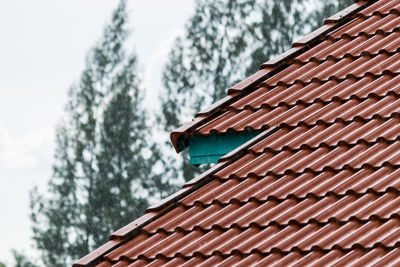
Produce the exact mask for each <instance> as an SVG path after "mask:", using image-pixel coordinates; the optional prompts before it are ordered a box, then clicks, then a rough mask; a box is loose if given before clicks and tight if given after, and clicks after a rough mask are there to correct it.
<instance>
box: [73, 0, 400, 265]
mask: <svg viewBox="0 0 400 267" xmlns="http://www.w3.org/2000/svg"><path fill="white" fill-rule="evenodd" d="M399 30H400V2H399V1H398V0H380V1H370V2H364V1H359V2H357V3H355V4H354V5H353V6H351V7H349V8H348V9H346V10H344V11H342V12H340V13H338V14H337V15H335V16H333V17H331V18H330V19H328V20H326V24H325V25H324V26H323V27H322V28H320V29H318V30H317V31H316V32H314V33H312V34H311V35H309V36H306V37H305V38H304V39H302V40H300V41H299V42H296V43H295V44H294V48H293V49H292V50H291V51H289V52H287V53H286V54H284V55H282V56H280V57H279V58H278V59H277V60H272V61H269V62H267V63H266V64H264V65H263V68H262V69H261V70H260V71H259V72H258V73H256V74H255V75H253V76H252V77H250V78H248V79H246V80H244V81H243V82H242V83H239V84H238V85H236V86H234V87H232V88H231V89H230V90H229V92H228V93H229V95H228V97H227V98H225V99H224V100H222V102H220V103H218V104H216V105H214V106H213V107H211V108H210V109H208V110H206V111H204V112H201V113H199V114H198V116H197V118H196V119H195V120H194V121H193V122H192V123H191V124H189V125H185V126H184V127H182V128H181V129H178V130H177V131H175V132H174V133H173V135H172V139H173V141H174V144H175V145H176V148H177V149H178V150H180V149H182V148H183V147H184V146H185V142H186V141H185V140H186V139H187V138H189V137H190V135H191V134H194V133H198V134H202V135H207V134H210V133H211V132H213V131H215V132H217V133H223V132H226V131H228V130H233V131H236V132H242V131H245V130H246V129H247V128H251V129H256V130H259V131H260V132H261V133H260V134H259V135H258V136H256V137H255V138H253V139H252V140H250V141H249V142H247V143H245V144H244V145H242V146H240V147H239V148H237V149H235V150H234V151H232V152H231V153H229V154H227V155H225V156H224V157H222V158H221V159H220V160H219V163H218V164H216V165H215V166H214V167H212V168H211V169H209V170H208V171H207V172H205V173H203V174H201V175H200V176H199V177H197V178H195V179H193V180H192V181H189V182H188V183H186V184H185V185H184V187H183V189H182V190H180V191H178V192H177V193H176V194H174V195H172V196H170V197H169V198H167V199H165V200H164V201H163V202H161V203H159V204H157V205H155V206H153V207H150V208H149V209H148V210H147V213H146V214H145V215H144V216H143V217H141V218H139V219H138V220H136V221H134V222H132V223H131V224H129V225H127V226H125V227H124V228H122V229H120V230H118V231H117V232H115V233H114V234H112V235H111V237H110V241H109V242H108V243H106V244H105V245H104V246H102V247H100V248H99V249H97V250H95V251H94V252H92V253H91V254H89V255H87V256H85V257H84V258H82V259H81V260H79V261H78V262H77V263H76V264H75V265H74V266H127V265H129V266H143V265H150V266H159V265H167V266H192V265H203V266H210V265H212V266H214V265H217V264H220V266H232V265H234V264H237V265H239V266H249V265H250V264H255V265H257V264H258V265H259V266H266V265H276V266H286V265H297V266H312V265H315V266H321V265H335V264H336V265H338V266H347V265H350V264H356V265H363V264H366V263H368V264H371V265H372V264H377V265H390V264H393V265H396V264H399V263H400V215H399V214H400V213H399V212H400V194H399V192H400V191H399V190H400V178H399V177H400V168H399V167H400V142H399V140H400V94H399V93H400V92H399V90H400V89H399V87H400V83H399V81H400V78H399V77H400V76H399V74H400V60H399V59H400V54H399V53H398V52H399V51H400V50H399V49H400V35H399Z"/></svg>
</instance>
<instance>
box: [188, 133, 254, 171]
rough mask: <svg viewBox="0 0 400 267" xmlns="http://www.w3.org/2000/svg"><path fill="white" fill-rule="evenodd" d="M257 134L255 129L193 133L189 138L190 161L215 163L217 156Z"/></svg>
mask: <svg viewBox="0 0 400 267" xmlns="http://www.w3.org/2000/svg"><path fill="white" fill-rule="evenodd" d="M257 134H258V133H257V132H255V131H246V132H242V133H227V134H223V135H222V134H211V135H210V136H201V135H194V136H193V137H192V138H190V140H189V155H190V163H191V164H193V165H200V164H205V163H217V162H218V159H219V158H221V157H222V156H224V155H226V154H227V153H229V152H231V151H232V150H234V149H235V148H237V147H239V146H240V145H242V144H244V143H245V142H247V141H249V140H250V139H252V138H253V137H255V136H256V135H257Z"/></svg>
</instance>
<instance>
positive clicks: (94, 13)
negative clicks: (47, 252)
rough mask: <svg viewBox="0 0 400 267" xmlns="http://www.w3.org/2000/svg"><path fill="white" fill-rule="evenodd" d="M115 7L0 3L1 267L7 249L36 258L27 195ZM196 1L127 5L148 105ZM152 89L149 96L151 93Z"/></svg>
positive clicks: (112, 2) (42, 181)
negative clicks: (71, 93)
mask: <svg viewBox="0 0 400 267" xmlns="http://www.w3.org/2000/svg"><path fill="white" fill-rule="evenodd" d="M117 4H118V0H84V1H82V0H68V1H55V0H35V1H32V0H13V1H6V0H0V36H1V41H0V262H5V263H8V264H10V263H11V262H12V260H11V259H12V256H11V252H10V251H11V249H18V250H21V251H24V252H25V253H26V254H27V255H29V256H32V257H35V256H37V254H35V253H34V252H33V250H32V248H31V246H32V242H31V240H30V238H31V236H32V233H31V225H30V221H29V192H30V190H31V189H32V188H33V187H34V186H39V188H44V187H45V185H46V183H47V181H48V179H49V178H50V175H51V164H52V156H53V152H54V136H55V127H56V125H57V123H58V122H59V121H60V119H61V117H62V115H63V107H64V105H65V104H66V102H67V92H68V88H69V86H70V85H71V84H72V83H73V82H75V81H77V80H78V78H79V74H80V72H81V71H82V69H83V68H84V60H85V54H86V52H87V51H88V50H89V49H90V47H91V46H92V45H93V44H94V42H95V41H96V40H97V39H98V38H99V37H100V36H101V33H102V30H103V26H104V25H105V23H106V21H107V18H109V16H110V15H111V12H112V10H113V9H114V7H116V5H117ZM193 10H194V0H168V1H163V0H146V1H143V0H130V2H129V14H130V22H129V27H130V28H131V29H132V30H133V32H132V37H131V38H130V39H129V45H131V46H132V47H134V48H135V50H136V53H137V54H138V58H139V66H140V71H142V73H143V77H144V81H143V85H144V87H145V88H146V90H147V91H146V93H147V96H148V97H149V98H150V99H151V98H154V97H156V96H157V95H158V93H159V92H160V89H161V82H160V78H161V71H162V68H163V65H164V64H165V62H166V59H167V56H168V51H169V49H170V48H171V47H172V45H173V41H174V39H175V38H176V37H177V36H178V35H180V34H182V33H183V27H184V24H185V22H186V21H187V19H188V18H189V16H190V15H191V14H192V13H193ZM150 88H151V90H150Z"/></svg>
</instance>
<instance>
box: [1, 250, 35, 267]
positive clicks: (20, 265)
mask: <svg viewBox="0 0 400 267" xmlns="http://www.w3.org/2000/svg"><path fill="white" fill-rule="evenodd" d="M12 254H13V256H14V261H15V263H14V267H38V266H37V265H36V264H34V263H33V262H32V261H31V259H29V258H28V257H27V256H25V255H24V254H23V253H22V252H19V251H16V250H13V251H12ZM5 266H6V265H5V264H3V265H2V264H1V263H0V267H5Z"/></svg>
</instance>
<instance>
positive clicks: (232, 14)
mask: <svg viewBox="0 0 400 267" xmlns="http://www.w3.org/2000/svg"><path fill="white" fill-rule="evenodd" d="M351 2H352V1H351V0H346V1H336V0H283V1H282V0H239V1H238V0H216V1H214V0H198V1H196V9H195V12H194V15H193V16H192V17H191V18H190V20H189V21H188V23H187V24H186V27H185V34H184V36H181V37H178V38H177V39H176V41H175V45H174V46H173V49H172V50H171V52H170V55H169V61H168V62H167V64H166V66H165V70H164V73H163V84H164V87H165V90H166V92H164V93H163V94H162V98H161V101H162V112H161V114H162V115H161V116H160V121H161V122H162V123H163V125H164V128H165V131H167V132H170V131H172V130H174V129H176V128H177V127H179V126H180V125H182V124H183V123H185V122H187V121H189V120H190V119H191V118H192V117H193V115H194V114H195V113H196V112H198V111H199V110H200V109H201V108H204V107H206V106H208V105H210V104H211V103H213V102H216V101H217V100H219V99H221V98H222V97H223V96H225V91H226V90H227V89H228V88H229V87H230V86H232V85H234V84H235V83H237V82H238V81H240V80H242V79H244V78H245V77H246V76H249V75H250V74H252V73H254V72H256V71H257V70H258V68H259V66H260V65H261V64H262V63H263V62H265V61H267V60H268V59H269V58H271V57H273V56H276V55H278V54H280V53H282V52H284V51H285V50H288V49H289V48H290V45H291V43H292V41H293V40H294V39H297V38H299V37H301V36H303V35H305V34H307V33H309V32H311V31H312V30H313V29H315V28H316V27H317V26H320V25H321V23H322V21H323V19H324V18H327V17H329V16H330V15H331V14H333V13H335V12H336V11H338V10H341V9H343V8H345V7H347V6H348V5H350V4H351ZM178 169H180V173H181V175H183V176H184V177H185V178H186V179H190V178H192V177H193V175H194V173H196V170H195V169H194V168H193V167H192V166H189V164H188V162H187V159H185V158H184V159H183V160H182V162H181V163H180V166H179V167H178ZM178 172H179V171H178Z"/></svg>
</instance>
